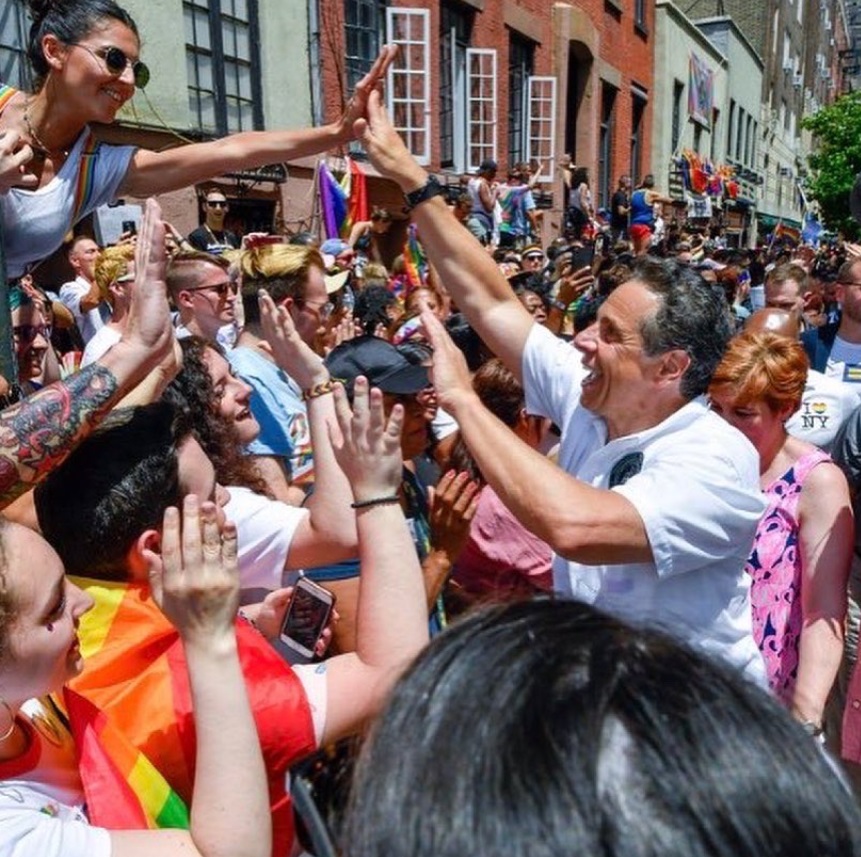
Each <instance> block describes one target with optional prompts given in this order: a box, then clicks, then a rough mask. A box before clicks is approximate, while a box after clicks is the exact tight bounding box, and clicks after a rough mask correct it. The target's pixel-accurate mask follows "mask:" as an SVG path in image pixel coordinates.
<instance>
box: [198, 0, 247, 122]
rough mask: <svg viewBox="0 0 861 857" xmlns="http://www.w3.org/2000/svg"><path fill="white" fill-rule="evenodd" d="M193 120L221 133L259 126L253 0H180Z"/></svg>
mask: <svg viewBox="0 0 861 857" xmlns="http://www.w3.org/2000/svg"><path fill="white" fill-rule="evenodd" d="M183 15H184V19H185V56H186V63H187V72H188V104H189V109H190V110H191V116H192V124H193V125H194V126H195V127H197V128H200V129H201V130H204V131H207V132H210V133H214V134H218V135H224V134H229V133H232V132H234V131H250V130H253V129H260V128H262V127H263V109H262V98H261V91H260V52H259V44H260V37H259V28H258V20H257V0H220V4H219V3H217V2H216V0H183Z"/></svg>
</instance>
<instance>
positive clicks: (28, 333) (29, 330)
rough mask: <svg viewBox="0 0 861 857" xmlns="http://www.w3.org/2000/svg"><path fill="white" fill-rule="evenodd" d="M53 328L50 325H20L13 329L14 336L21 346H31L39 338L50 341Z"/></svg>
mask: <svg viewBox="0 0 861 857" xmlns="http://www.w3.org/2000/svg"><path fill="white" fill-rule="evenodd" d="M51 330H52V327H51V325H50V324H18V325H16V326H15V327H13V328H12V336H14V337H15V339H17V340H18V341H19V343H20V344H21V345H29V344H30V343H31V342H33V340H35V338H36V337H37V336H41V337H42V338H43V339H45V340H48V339H50V338H51Z"/></svg>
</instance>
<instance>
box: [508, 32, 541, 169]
mask: <svg viewBox="0 0 861 857" xmlns="http://www.w3.org/2000/svg"><path fill="white" fill-rule="evenodd" d="M534 58H535V44H534V43H533V42H530V41H529V40H528V39H525V38H523V37H522V36H519V35H517V33H514V32H512V33H511V34H510V37H509V40H508V163H509V166H513V165H514V164H518V163H520V162H521V161H522V160H523V159H524V157H525V154H526V146H527V143H526V133H527V130H528V129H527V128H526V122H525V121H524V119H525V116H526V110H527V104H526V99H527V97H528V91H527V78H528V77H529V76H530V75H531V74H532V69H533V66H534Z"/></svg>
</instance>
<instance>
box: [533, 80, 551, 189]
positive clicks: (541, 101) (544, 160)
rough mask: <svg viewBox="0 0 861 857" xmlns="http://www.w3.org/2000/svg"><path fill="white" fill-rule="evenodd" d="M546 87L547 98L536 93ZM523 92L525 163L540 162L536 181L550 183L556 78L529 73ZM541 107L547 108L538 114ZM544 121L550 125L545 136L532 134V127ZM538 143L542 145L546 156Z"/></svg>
mask: <svg viewBox="0 0 861 857" xmlns="http://www.w3.org/2000/svg"><path fill="white" fill-rule="evenodd" d="M548 85H549V98H547V97H544V96H543V93H542V94H538V90H539V89H543V88H544V87H546V86H548ZM526 92H527V101H526V161H527V163H529V164H531V163H532V161H533V160H538V161H540V162H541V172H540V174H539V176H538V181H540V182H550V181H553V163H554V161H555V159H556V78H555V77H551V76H540V75H537V74H531V75H529V77H528V78H527V79H526ZM543 105H547V109H546V110H543V111H541V112H539V110H541V108H542V106H543ZM547 122H549V123H550V134H549V136H544V135H541V134H533V130H534V128H535V126H536V124H544V123H547ZM542 144H546V153H545V152H544V148H545V146H544V145H542ZM539 154H540V157H539Z"/></svg>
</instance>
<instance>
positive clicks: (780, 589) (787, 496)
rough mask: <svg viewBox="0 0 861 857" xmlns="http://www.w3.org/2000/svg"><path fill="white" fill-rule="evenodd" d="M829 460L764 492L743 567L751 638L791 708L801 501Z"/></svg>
mask: <svg viewBox="0 0 861 857" xmlns="http://www.w3.org/2000/svg"><path fill="white" fill-rule="evenodd" d="M830 460H831V458H830V456H829V455H828V454H827V453H825V452H823V451H822V450H821V449H814V450H811V451H810V452H808V453H806V454H804V455H802V456H801V458H799V459H798V461H796V462H795V464H794V465H793V466H792V467H790V468H789V470H787V471H786V473H784V474H783V476H781V477H779V478H778V479H775V480H774V482H772V483H771V485H769V486H768V488H766V489H765V495H766V499H767V500H768V506H767V508H766V510H765V514H763V516H762V518H761V519H760V521H759V526H758V527H757V529H756V536H755V537H754V540H753V549H752V550H751V552H750V557H749V558H748V560H747V564H746V565H745V570H746V571H747V573H748V574H749V575H750V576H751V579H752V584H751V591H750V597H751V602H752V605H753V637H754V639H755V640H756V642H757V645H758V646H759V650H760V651H761V652H762V656H763V658H764V660H765V668H766V672H767V673H768V683H769V686H770V687H771V690H772V692H773V693H774V694H775V695H776V696H777V697H778V699H780V700H781V701H782V702H784V703H785V704H787V705H789V704H790V703H791V701H792V695H793V692H794V691H795V680H796V678H797V677H798V646H799V638H800V636H801V624H802V616H801V554H800V552H799V547H798V500H799V498H800V497H801V488H802V486H803V485H804V480H805V478H806V477H807V474H808V473H810V471H811V470H812V469H813V468H814V467H815V466H816V465H817V464H820V463H821V462H823V461H830Z"/></svg>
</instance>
